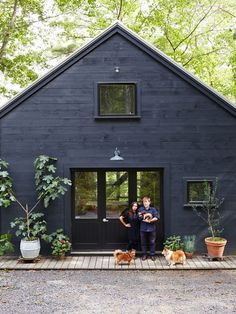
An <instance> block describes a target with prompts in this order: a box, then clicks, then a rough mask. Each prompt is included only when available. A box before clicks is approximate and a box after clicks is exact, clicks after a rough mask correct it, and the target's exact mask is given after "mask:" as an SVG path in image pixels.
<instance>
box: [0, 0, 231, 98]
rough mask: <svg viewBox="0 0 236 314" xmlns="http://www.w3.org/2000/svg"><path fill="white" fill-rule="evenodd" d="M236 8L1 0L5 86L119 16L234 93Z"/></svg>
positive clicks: (15, 84) (208, 3) (185, 1)
mask: <svg viewBox="0 0 236 314" xmlns="http://www.w3.org/2000/svg"><path fill="white" fill-rule="evenodd" d="M235 12H236V2H235V0H224V1H219V0H70V1H68V0H40V1H39V0H2V1H1V2H0V30H1V31H0V93H1V95H2V97H12V95H14V94H15V93H16V92H17V91H19V90H20V89H21V88H24V87H26V86H27V85H28V84H29V83H31V82H33V81H34V80H35V79H36V78H37V77H38V76H39V75H42V73H43V72H44V71H46V70H47V69H48V68H50V67H52V66H54V65H55V64H57V63H58V62H59V61H61V59H62V58H64V57H65V56H68V55H69V54H70V53H72V52H73V51H74V50H75V49H77V48H79V47H81V46H82V45H83V44H84V43H85V42H87V41H89V40H90V39H92V38H93V37H94V36H96V35H97V34H99V33H100V32H101V31H102V30H103V29H104V28H106V27H107V26H109V25H110V24H111V23H112V22H114V21H115V20H120V21H122V22H123V23H124V24H125V25H126V26H127V27H129V28H130V29H132V30H133V31H135V32H136V33H137V34H139V35H140V36H141V37H143V38H144V39H146V40H147V41H148V42H151V43H153V45H155V46H156V47H157V48H159V49H160V50H162V51H163V52H164V53H166V54H167V55H168V56H170V57H171V58H173V59H174V60H175V61H176V62H178V63H180V64H181V65H183V66H184V67H185V68H186V69H188V70H189V71H190V72H192V73H193V74H195V75H197V76H198V77H199V78H200V79H202V80H203V81H204V82H205V83H207V84H208V85H210V86H212V87H213V88H215V89H216V90H218V91H219V92H221V93H222V94H223V95H225V96H226V97H228V98H229V99H231V100H233V101H236V27H235V25H236V23H235V21H236V14H235ZM2 100H3V98H2ZM4 100H5V101H6V98H4Z"/></svg>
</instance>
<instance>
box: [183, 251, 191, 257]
mask: <svg viewBox="0 0 236 314" xmlns="http://www.w3.org/2000/svg"><path fill="white" fill-rule="evenodd" d="M184 254H185V256H186V258H192V257H193V252H184Z"/></svg>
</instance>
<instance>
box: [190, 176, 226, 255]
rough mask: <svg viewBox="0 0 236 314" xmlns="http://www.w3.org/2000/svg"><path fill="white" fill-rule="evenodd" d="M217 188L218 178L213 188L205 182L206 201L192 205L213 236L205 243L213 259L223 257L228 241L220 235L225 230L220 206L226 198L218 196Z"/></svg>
mask: <svg viewBox="0 0 236 314" xmlns="http://www.w3.org/2000/svg"><path fill="white" fill-rule="evenodd" d="M217 188H218V180H216V184H215V186H214V187H213V188H212V187H211V186H210V185H209V184H207V182H205V186H204V201H203V202H202V204H201V206H199V205H194V204H193V205H191V206H192V208H193V211H194V212H195V213H196V214H197V215H198V216H199V217H200V218H201V219H202V220H203V221H205V223H206V224H207V225H208V231H209V233H210V235H211V236H210V237H207V238H205V244H206V246H207V252H208V257H209V258H211V259H213V258H220V259H221V258H222V257H223V253H224V248H225V245H226V243H227V240H226V239H225V238H222V237H221V236H220V235H221V233H222V231H223V229H222V228H221V227H220V220H221V215H220V207H221V205H222V204H223V202H224V198H219V197H218V196H217Z"/></svg>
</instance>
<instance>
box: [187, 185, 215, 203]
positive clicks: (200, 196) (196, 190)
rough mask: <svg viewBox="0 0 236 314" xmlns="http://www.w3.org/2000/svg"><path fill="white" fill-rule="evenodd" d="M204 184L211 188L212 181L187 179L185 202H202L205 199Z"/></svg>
mask: <svg viewBox="0 0 236 314" xmlns="http://www.w3.org/2000/svg"><path fill="white" fill-rule="evenodd" d="M206 186H208V187H210V188H211V189H212V181H188V182H187V202H188V203H189V204H190V203H203V202H204V201H206V196H205V193H204V191H205V188H206Z"/></svg>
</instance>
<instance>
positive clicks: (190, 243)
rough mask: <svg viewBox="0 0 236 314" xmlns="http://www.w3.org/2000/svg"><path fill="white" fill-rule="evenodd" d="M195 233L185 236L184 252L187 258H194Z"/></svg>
mask: <svg viewBox="0 0 236 314" xmlns="http://www.w3.org/2000/svg"><path fill="white" fill-rule="evenodd" d="M195 240H196V236H195V235H185V236H184V238H183V243H184V253H185V255H186V257H187V258H192V256H193V253H194V250H195Z"/></svg>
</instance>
